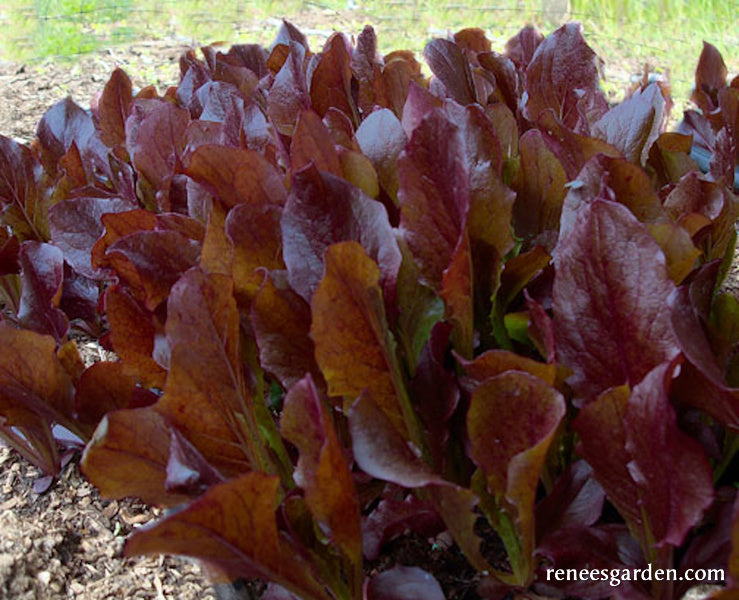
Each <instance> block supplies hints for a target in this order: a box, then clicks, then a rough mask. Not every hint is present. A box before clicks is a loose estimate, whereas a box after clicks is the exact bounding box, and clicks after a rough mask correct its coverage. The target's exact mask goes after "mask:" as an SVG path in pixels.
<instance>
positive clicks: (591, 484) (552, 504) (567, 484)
mask: <svg viewBox="0 0 739 600" xmlns="http://www.w3.org/2000/svg"><path fill="white" fill-rule="evenodd" d="M605 498H606V494H605V492H604V491H603V488H602V487H601V485H600V484H599V483H598V482H597V481H596V480H595V479H594V478H593V469H592V468H591V467H590V465H589V464H588V463H586V462H585V461H584V460H578V461H575V462H573V463H570V464H569V465H568V466H567V468H566V469H565V471H564V472H563V473H562V474H561V475H560V476H559V478H558V479H557V482H556V483H555V484H554V487H553V488H552V490H551V491H550V492H549V494H548V495H547V496H546V497H545V498H544V499H543V500H542V501H541V502H539V504H538V505H537V507H536V539H537V541H538V543H539V544H540V545H541V544H542V543H544V544H546V543H547V542H546V538H547V536H548V535H552V534H554V535H555V536H556V535H557V532H558V531H559V530H562V529H568V528H570V527H589V526H590V525H593V524H595V522H596V521H598V519H599V518H600V515H601V512H602V511H603V502H604V500H605Z"/></svg>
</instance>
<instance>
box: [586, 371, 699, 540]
mask: <svg viewBox="0 0 739 600" xmlns="http://www.w3.org/2000/svg"><path fill="white" fill-rule="evenodd" d="M673 371H674V366H673V365H671V364H669V363H663V364H661V365H658V366H657V367H655V368H654V369H653V370H651V371H650V372H649V373H648V374H647V375H646V376H645V377H644V378H643V380H642V381H640V382H639V383H637V384H636V385H635V386H634V387H633V391H632V392H629V389H628V387H626V386H623V387H619V388H613V389H612V390H609V391H607V392H605V393H604V394H602V395H601V396H600V397H599V398H598V399H597V400H596V401H594V402H592V403H591V404H589V405H587V406H585V407H584V408H583V409H582V410H581V411H580V414H579V415H578V417H577V419H576V421H575V423H574V427H575V430H576V432H577V433H578V434H579V435H580V439H581V444H582V445H581V447H580V450H579V452H580V454H581V455H582V456H584V458H585V459H586V460H587V461H588V462H589V463H590V465H591V466H592V467H593V471H594V473H595V477H596V479H598V481H599V483H600V484H601V485H602V486H603V489H605V491H606V494H607V496H608V499H609V500H610V501H611V502H613V504H614V505H615V506H616V507H617V508H618V510H619V512H620V513H621V515H622V516H623V517H624V519H625V520H626V522H627V523H628V524H629V527H630V529H631V530H632V531H633V532H634V533H635V534H636V535H638V536H639V539H640V542H641V543H642V547H643V548H644V549H645V551H647V549H648V548H649V547H650V546H651V543H652V542H651V540H654V543H656V544H657V546H663V545H665V544H671V545H673V546H680V545H681V544H682V543H683V540H684V539H685V536H686V534H687V533H688V531H689V530H690V529H691V528H692V527H693V526H694V525H696V524H697V523H698V522H699V521H700V519H701V517H702V515H703V511H704V510H705V509H706V508H707V507H708V506H709V505H710V504H711V502H712V501H713V481H712V472H711V467H710V465H709V463H708V460H707V458H706V456H705V453H704V451H703V449H702V447H701V446H700V444H699V443H698V442H697V441H695V440H694V439H692V438H690V437H689V436H688V435H686V434H685V433H683V432H682V431H680V429H678V427H677V423H676V417H675V411H674V409H673V408H672V406H671V404H670V402H669V399H668V397H667V387H668V386H669V385H670V381H671V379H672V377H673Z"/></svg>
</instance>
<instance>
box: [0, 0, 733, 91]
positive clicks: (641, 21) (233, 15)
mask: <svg viewBox="0 0 739 600" xmlns="http://www.w3.org/2000/svg"><path fill="white" fill-rule="evenodd" d="M737 15H739V2H737V1H736V0H732V1H720V0H580V1H578V0H508V1H503V0H501V1H498V2H495V3H490V2H485V1H484V0H482V1H480V0H468V2H466V3H444V2H438V1H434V0H389V1H387V0H385V1H382V0H318V1H316V0H267V1H264V0H244V1H242V2H239V3H235V2H230V1H221V2H214V1H213V0H32V1H28V0H9V2H8V3H7V4H6V5H2V4H0V60H6V61H9V60H13V61H16V62H17V61H27V62H33V61H39V60H43V59H46V58H49V57H51V58H53V59H58V58H59V57H69V56H72V57H73V56H75V55H79V54H84V53H89V52H92V51H96V50H100V49H104V48H109V47H115V46H119V45H122V44H131V43H134V42H137V41H140V40H150V39H172V40H176V41H178V42H183V43H187V44H191V45H194V46H196V45H200V44H207V43H211V42H213V41H216V40H218V41H224V42H227V43H234V42H240V43H245V42H256V43H263V44H268V43H269V42H270V41H271V40H272V38H273V36H274V34H275V32H276V29H277V27H278V26H279V23H280V19H281V18H283V17H284V18H288V19H290V20H292V21H293V22H294V23H296V24H297V25H298V26H299V27H300V28H301V29H302V30H303V31H304V32H305V33H307V34H308V37H309V39H311V40H312V42H313V41H315V43H316V44H320V43H321V41H322V40H324V39H325V38H326V37H327V36H328V35H330V34H331V32H332V31H335V30H341V31H344V32H346V33H349V34H356V33H358V32H359V31H361V29H362V28H363V27H364V25H366V24H372V25H373V26H374V27H375V29H376V31H377V33H378V39H379V44H380V50H381V51H385V52H386V51H390V50H394V49H400V48H407V49H410V50H413V51H416V52H419V51H421V50H422V49H423V47H424V45H425V44H426V42H427V41H428V40H429V39H430V38H432V37H438V36H443V35H446V34H447V33H448V32H450V31H456V30H458V29H461V28H463V27H480V28H482V29H484V30H485V31H486V33H487V34H488V37H489V38H490V39H491V41H492V42H493V48H494V49H496V50H498V51H502V49H503V47H504V45H505V41H506V40H507V39H509V38H510V37H511V36H512V35H514V34H515V33H516V32H517V31H518V30H519V29H520V28H521V27H522V26H523V25H525V24H527V23H533V24H535V25H537V26H539V27H540V28H541V29H542V30H543V31H544V32H545V33H546V32H547V31H551V30H552V29H553V28H554V27H556V26H558V25H559V24H560V23H561V22H563V21H564V20H567V19H576V20H579V21H581V22H583V24H584V27H585V32H586V38H587V39H588V42H589V43H590V44H591V45H592V46H593V47H594V48H595V50H596V51H597V52H598V53H599V54H600V55H601V56H602V57H603V58H604V59H605V60H606V63H607V65H608V69H607V71H606V73H607V74H608V73H609V71H610V80H611V82H612V85H616V86H623V85H624V82H625V81H624V80H628V78H629V77H632V76H634V75H635V74H637V73H639V72H640V71H641V70H642V68H643V65H644V64H645V63H648V64H649V65H651V67H652V68H657V69H660V68H661V69H667V70H669V71H670V76H671V80H672V82H673V87H675V88H676V92H678V91H680V92H682V93H684V91H685V90H686V89H689V87H690V85H691V82H692V72H693V69H694V68H695V64H696V62H697V59H698V56H699V54H700V51H701V43H702V41H703V40H704V39H705V40H707V41H710V42H711V43H713V44H714V45H716V46H717V47H718V48H719V50H720V51H721V52H722V53H723V54H724V57H725V60H726V61H727V64H728V66H729V69H730V70H731V71H733V72H734V73H736V71H737V70H739V56H737V54H738V53H737V49H738V48H739V22H737V21H738V20H737ZM614 65H615V68H614Z"/></svg>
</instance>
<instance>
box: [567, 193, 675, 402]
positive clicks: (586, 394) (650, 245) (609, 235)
mask: <svg viewBox="0 0 739 600" xmlns="http://www.w3.org/2000/svg"><path fill="white" fill-rule="evenodd" d="M555 267H556V269H557V272H556V275H555V278H554V289H553V310H554V326H555V336H556V344H557V356H558V360H559V361H561V362H562V363H563V364H564V365H565V366H567V367H568V368H569V369H571V370H572V372H573V375H572V377H571V378H570V380H569V381H570V384H571V385H572V387H573V389H574V390H575V392H576V394H577V395H578V397H579V398H581V399H583V400H586V401H587V400H590V399H592V398H594V397H595V396H596V395H598V394H599V393H600V392H602V391H603V390H605V389H608V388H610V387H613V386H617V385H621V384H624V383H628V384H630V385H634V384H636V383H638V382H639V381H641V380H642V379H643V377H644V376H645V375H646V374H647V373H648V372H649V371H651V370H652V369H653V368H654V367H655V366H657V365H659V364H661V363H663V362H665V361H667V360H670V359H671V358H673V357H674V356H675V355H676V354H677V353H678V351H679V348H678V346H677V343H676V340H675V336H674V333H673V332H672V325H671V324H670V311H669V308H668V307H667V304H666V303H667V298H668V297H669V295H670V293H671V292H672V290H673V289H674V284H673V283H672V281H670V279H669V277H668V273H667V267H666V265H665V258H664V255H663V254H662V250H661V249H660V247H659V245H658V244H657V242H655V241H654V239H653V238H652V236H651V235H649V232H648V231H647V230H646V228H645V227H644V226H643V225H642V224H641V223H639V222H638V221H637V220H636V218H635V217H634V216H633V215H632V214H631V213H630V212H629V211H628V209H626V208H625V207H623V206H621V205H618V204H615V203H612V202H608V201H603V200H596V201H594V202H592V203H591V204H590V205H588V206H587V207H585V208H584V209H583V210H582V211H581V214H580V217H579V218H578V221H577V223H576V224H575V226H574V227H573V229H572V232H571V234H570V235H569V237H567V238H566V239H564V240H562V241H561V242H560V243H559V245H558V247H557V253H556V256H555Z"/></svg>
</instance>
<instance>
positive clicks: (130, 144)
mask: <svg viewBox="0 0 739 600" xmlns="http://www.w3.org/2000/svg"><path fill="white" fill-rule="evenodd" d="M189 122H190V115H189V114H188V113H187V111H186V110H184V109H181V108H178V107H176V106H175V105H174V104H172V103H171V102H166V101H163V100H147V101H142V100H137V101H136V102H134V105H133V111H132V112H131V116H129V117H128V120H127V121H126V148H127V150H128V154H129V155H130V157H131V162H132V163H133V165H134V167H135V168H136V171H137V172H138V173H139V175H140V176H141V177H143V179H144V181H145V182H146V183H148V185H149V186H151V187H150V188H143V189H142V187H141V186H142V183H141V182H139V189H140V190H142V192H143V196H144V204H145V205H147V206H152V207H154V206H156V207H158V208H159V209H160V210H163V211H168V210H171V201H170V197H169V196H170V186H171V183H172V177H173V176H174V174H175V172H176V170H177V168H178V166H179V165H180V162H181V160H182V153H183V151H184V148H185V140H186V132H187V126H188V124H189Z"/></svg>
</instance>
